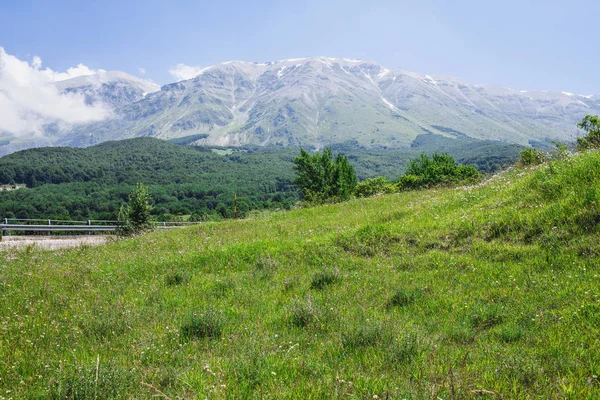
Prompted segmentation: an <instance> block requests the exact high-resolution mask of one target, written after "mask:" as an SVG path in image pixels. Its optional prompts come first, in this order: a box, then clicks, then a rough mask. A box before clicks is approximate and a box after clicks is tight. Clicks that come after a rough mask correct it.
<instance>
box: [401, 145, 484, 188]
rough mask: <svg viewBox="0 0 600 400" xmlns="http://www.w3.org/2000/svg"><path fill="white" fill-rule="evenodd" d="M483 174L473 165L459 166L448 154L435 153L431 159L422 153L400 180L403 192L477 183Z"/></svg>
mask: <svg viewBox="0 0 600 400" xmlns="http://www.w3.org/2000/svg"><path fill="white" fill-rule="evenodd" d="M480 179H481V174H479V172H478V171H477V169H476V168H475V167H473V166H472V165H458V164H457V163H456V161H454V158H453V157H452V156H450V155H448V154H445V153H442V154H438V153H434V154H433V155H432V156H431V158H430V157H429V156H428V155H427V154H425V153H422V154H421V155H420V156H419V158H416V159H414V160H411V161H410V163H409V164H408V168H407V170H406V173H405V174H404V175H403V176H401V177H400V179H399V180H398V188H399V189H401V190H412V189H420V188H423V187H433V186H439V185H450V184H458V183H475V182H477V181H479V180H480Z"/></svg>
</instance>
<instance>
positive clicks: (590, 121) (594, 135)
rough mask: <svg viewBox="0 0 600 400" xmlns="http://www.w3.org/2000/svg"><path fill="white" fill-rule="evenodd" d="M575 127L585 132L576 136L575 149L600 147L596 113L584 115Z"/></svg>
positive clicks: (598, 122)
mask: <svg viewBox="0 0 600 400" xmlns="http://www.w3.org/2000/svg"><path fill="white" fill-rule="evenodd" d="M577 127H578V128H580V129H583V130H584V131H585V132H586V133H587V135H585V136H584V137H582V138H577V150H579V151H582V150H588V149H600V119H599V118H598V116H597V115H586V116H585V117H584V118H583V120H582V121H581V122H579V123H578V124H577Z"/></svg>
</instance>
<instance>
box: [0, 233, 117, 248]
mask: <svg viewBox="0 0 600 400" xmlns="http://www.w3.org/2000/svg"><path fill="white" fill-rule="evenodd" d="M111 238H113V237H111V236H104V235H92V236H87V235H86V236H4V238H2V241H1V242H0V251H1V250H6V249H14V248H22V247H26V246H31V245H34V246H36V247H39V248H40V249H43V250H57V249H65V248H68V247H79V246H83V245H87V246H95V245H99V244H103V243H106V242H107V241H108V240H110V239H111Z"/></svg>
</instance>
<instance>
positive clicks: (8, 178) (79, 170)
mask: <svg viewBox="0 0 600 400" xmlns="http://www.w3.org/2000/svg"><path fill="white" fill-rule="evenodd" d="M187 143H188V141H186V140H185V138H183V139H177V140H176V141H174V142H168V141H162V140H158V139H153V138H135V139H129V140H123V141H114V142H106V143H102V144H99V145H96V146H93V147H89V148H67V147H46V148H38V149H30V150H24V151H21V152H18V153H14V154H11V155H8V156H5V157H2V158H0V185H15V184H25V185H27V188H26V189H19V190H12V191H4V192H0V217H3V218H52V219H74V220H77V219H115V218H116V216H117V213H118V211H119V208H120V206H121V205H122V204H123V203H125V202H126V201H127V197H128V195H129V194H130V193H131V191H132V190H133V188H134V187H135V185H136V183H144V184H145V185H148V186H149V189H150V194H151V197H152V204H153V208H152V214H153V216H154V217H155V218H156V219H158V220H161V219H163V220H165V219H171V218H175V217H176V216H188V215H192V216H193V217H194V218H197V219H208V220H214V219H221V218H228V217H232V216H233V206H234V195H236V194H237V201H235V203H236V208H237V213H236V216H244V215H246V214H247V213H248V212H250V211H251V210H262V209H288V208H290V207H291V206H292V205H293V204H295V203H296V202H297V200H298V199H299V192H298V190H297V188H296V187H295V186H294V184H293V181H294V177H295V175H294V170H293V161H294V158H295V157H296V156H297V155H298V153H299V149H298V148H291V147H274V146H273V147H258V146H244V147H236V148H215V147H213V148H209V147H200V146H190V145H187ZM521 149H522V147H521V146H518V145H514V144H507V143H502V142H494V141H479V140H475V139H468V138H457V139H453V138H447V137H443V136H439V135H433V134H423V135H421V136H419V137H417V139H416V140H415V141H414V143H413V145H412V146H411V148H406V149H386V148H382V149H365V148H361V147H360V146H358V144H357V143H353V142H346V143H342V144H338V145H334V146H332V151H333V152H334V153H336V154H343V155H345V156H346V157H347V158H348V160H349V162H350V164H351V165H352V166H353V167H354V169H355V171H356V175H357V178H358V179H359V180H365V179H368V178H372V177H375V176H384V177H386V178H387V179H389V180H391V181H395V180H397V179H398V178H399V177H400V176H401V175H402V173H403V172H404V171H405V170H406V167H407V165H408V163H409V160H411V159H414V158H416V157H418V156H419V155H420V154H421V153H423V152H425V153H433V152H434V151H444V152H446V153H448V154H450V155H452V156H453V157H454V158H455V159H456V160H457V162H459V163H461V164H472V165H474V166H476V167H477V169H478V170H479V171H480V172H482V173H493V172H495V171H497V170H499V169H501V168H503V167H506V166H508V165H511V164H512V163H513V162H514V161H515V160H516V159H517V158H518V154H519V151H520V150H521ZM312 150H314V149H312Z"/></svg>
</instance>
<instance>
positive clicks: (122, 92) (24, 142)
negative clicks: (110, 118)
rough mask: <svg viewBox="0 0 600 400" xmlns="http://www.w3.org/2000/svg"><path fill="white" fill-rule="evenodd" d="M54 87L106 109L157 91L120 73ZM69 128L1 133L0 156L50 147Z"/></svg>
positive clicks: (86, 77) (103, 73)
mask: <svg viewBox="0 0 600 400" xmlns="http://www.w3.org/2000/svg"><path fill="white" fill-rule="evenodd" d="M53 85H54V86H55V87H56V89H58V91H59V92H60V93H64V94H69V93H70V94H78V95H81V96H83V98H84V100H85V103H86V104H88V105H97V104H98V105H102V106H104V107H106V108H108V109H109V110H116V109H118V108H120V107H123V106H125V105H127V104H130V103H134V102H137V101H139V100H142V99H143V98H144V97H145V96H146V95H147V94H149V93H153V92H156V91H158V90H160V87H159V86H158V85H156V84H154V83H151V82H148V81H145V80H143V79H140V78H137V77H135V76H132V75H129V74H126V73H124V72H119V71H100V72H98V73H96V74H93V75H84V76H79V77H76V78H72V79H67V80H64V81H58V82H55V83H53ZM70 129H71V128H70V127H68V126H65V124H63V123H61V122H55V123H50V124H47V125H46V126H45V127H44V134H43V135H39V134H35V135H34V134H32V135H30V136H28V137H18V136H16V137H15V136H12V135H10V133H4V132H1V131H0V156H3V155H6V154H10V153H14V152H16V151H19V150H24V149H28V148H32V147H43V146H51V145H53V144H56V142H57V141H58V140H59V139H61V138H62V137H64V135H65V134H68V133H69V132H71V131H70ZM3 133H4V135H2V134H3Z"/></svg>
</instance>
